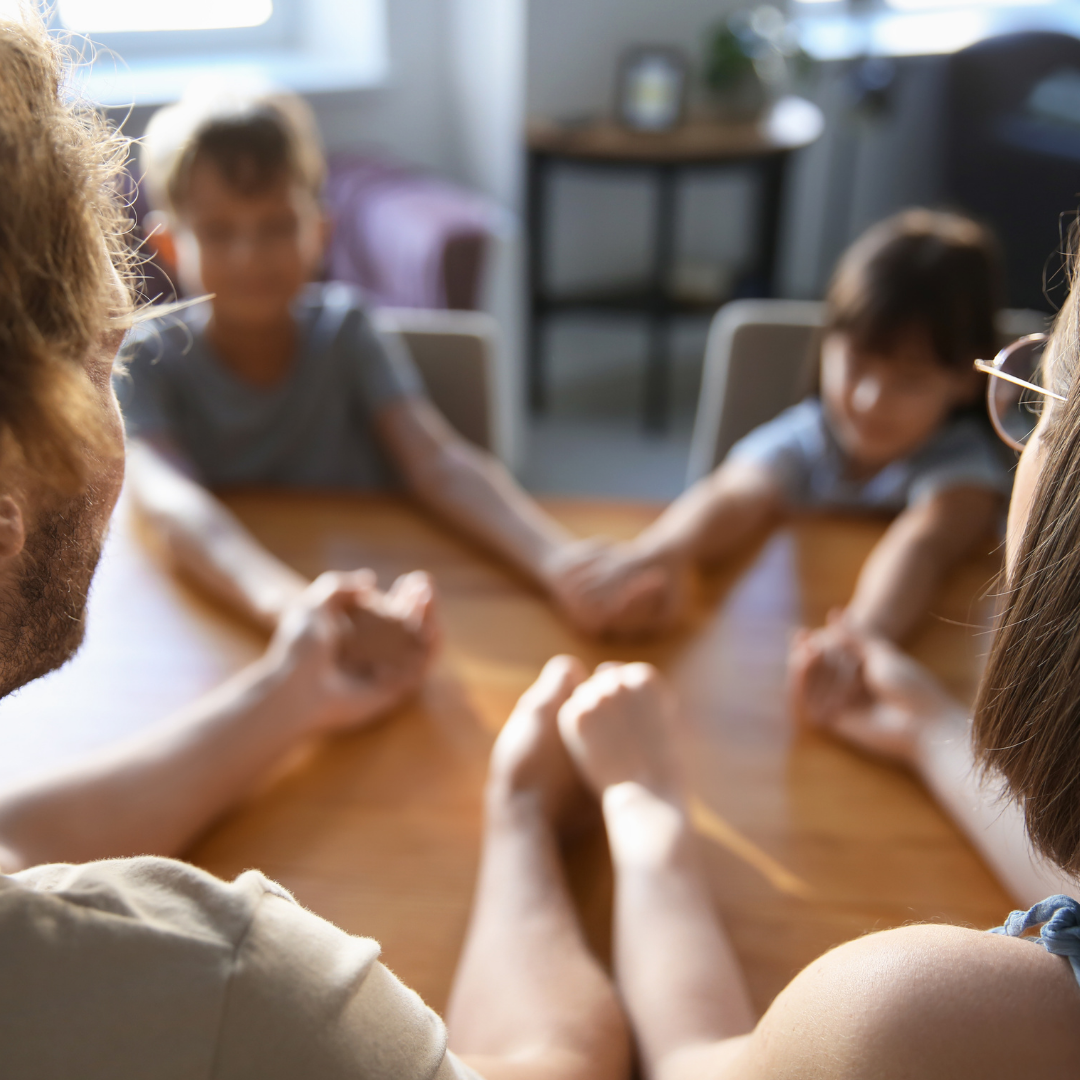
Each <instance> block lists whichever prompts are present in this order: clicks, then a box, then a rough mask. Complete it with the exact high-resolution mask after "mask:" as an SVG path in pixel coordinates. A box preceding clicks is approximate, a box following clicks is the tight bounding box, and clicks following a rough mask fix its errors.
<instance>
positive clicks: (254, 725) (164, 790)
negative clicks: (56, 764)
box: [0, 661, 306, 871]
mask: <svg viewBox="0 0 1080 1080" xmlns="http://www.w3.org/2000/svg"><path fill="white" fill-rule="evenodd" d="M305 707H306V703H305V702H304V701H302V700H300V696H299V695H298V694H297V693H295V692H293V691H292V690H291V689H290V688H288V687H286V686H284V685H283V683H282V679H281V676H280V675H279V673H278V672H277V671H275V670H274V669H272V668H269V667H268V666H266V665H265V664H264V663H263V662H262V661H259V662H256V663H255V664H252V665H250V666H249V667H247V668H245V669H244V670H243V671H241V672H239V673H238V674H237V675H236V676H234V677H233V678H232V679H230V680H229V681H228V682H227V683H225V684H223V685H222V686H221V687H219V688H218V689H217V690H215V691H214V692H213V693H211V694H209V695H207V696H206V697H204V698H202V699H201V700H200V701H198V702H196V703H195V704H194V705H192V706H190V707H189V708H187V709H185V710H183V711H182V712H180V713H177V714H176V715H175V716H173V717H171V718H170V719H168V720H165V721H164V722H162V723H160V724H157V725H155V726H154V727H152V728H150V729H149V730H148V731H146V732H144V733H140V734H139V735H136V736H134V737H132V738H129V739H127V740H125V741H124V742H122V743H121V744H120V745H118V746H116V747H112V748H109V749H107V750H105V751H103V752H101V753H99V754H96V755H94V756H93V757H92V758H89V759H87V760H86V761H83V762H80V763H78V764H76V765H73V766H71V767H69V768H66V769H61V770H59V771H57V772H55V773H53V774H50V775H46V776H43V777H40V778H37V779H35V780H31V781H28V782H26V783H24V784H20V785H19V786H17V787H15V788H13V789H11V790H9V791H7V792H3V793H0V848H2V849H6V850H7V851H8V852H9V853H10V855H11V857H12V861H13V862H14V863H15V864H16V865H15V866H9V865H6V864H5V865H4V867H3V869H4V870H5V871H8V870H11V869H17V868H20V867H22V866H33V865H36V864H39V863H42V862H84V861H87V860H91V859H103V858H113V857H119V856H126V855H139V854H153V855H177V854H179V853H181V852H182V851H183V850H184V849H185V848H186V847H187V846H188V845H189V844H190V843H191V842H192V841H193V840H194V839H195V838H196V837H197V836H198V835H199V833H201V832H202V831H203V830H204V829H205V828H206V827H207V826H208V825H210V824H211V823H212V822H213V821H214V820H215V819H216V818H217V817H218V816H220V814H221V813H222V812H223V811H225V810H226V809H227V808H228V807H229V806H230V805H231V804H233V803H234V802H235V801H236V800H237V798H238V797H240V796H241V795H242V794H243V793H244V792H245V791H247V790H249V789H250V788H251V787H252V786H253V785H254V784H255V783H256V782H257V781H258V780H259V779H260V778H261V777H262V776H264V775H265V774H266V772H267V771H268V770H269V769H270V768H271V767H272V766H273V765H275V764H276V763H277V762H278V761H280V760H281V758H282V757H283V755H285V754H286V753H287V752H288V750H289V749H290V748H291V747H292V746H294V745H295V743H296V741H297V739H298V737H299V727H298V717H301V716H302V715H303V710H304V709H305Z"/></svg>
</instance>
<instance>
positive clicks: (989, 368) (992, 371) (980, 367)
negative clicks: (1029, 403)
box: [975, 360, 1066, 401]
mask: <svg viewBox="0 0 1080 1080" xmlns="http://www.w3.org/2000/svg"><path fill="white" fill-rule="evenodd" d="M975 369H976V371H981V372H984V373H985V374H987V375H990V376H992V377H993V378H995V379H1004V380H1005V381H1006V382H1009V383H1012V384H1013V385H1014V386H1022V387H1023V388H1024V389H1025V390H1034V391H1035V393H1036V394H1042V395H1043V396H1044V397H1051V398H1053V399H1054V400H1055V401H1065V400H1066V399H1065V398H1063V397H1062V396H1061V395H1060V394H1055V393H1054V391H1053V390H1047V389H1046V387H1045V386H1037V385H1036V384H1035V383H1031V382H1028V381H1027V380H1026V379H1020V378H1017V377H1016V376H1015V375H1010V374H1009V373H1008V372H1007V371H1001V370H1000V369H998V368H996V367H994V365H993V364H988V363H987V362H986V361H985V360H976V361H975Z"/></svg>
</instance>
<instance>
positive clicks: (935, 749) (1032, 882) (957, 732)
mask: <svg viewBox="0 0 1080 1080" xmlns="http://www.w3.org/2000/svg"><path fill="white" fill-rule="evenodd" d="M915 767H916V771H917V772H918V774H919V775H920V777H921V778H922V780H923V782H924V783H925V784H926V786H927V788H929V790H930V792H931V794H932V795H933V796H934V798H935V800H936V801H937V802H938V803H939V805H940V806H941V807H942V809H944V810H945V811H946V813H947V814H948V815H949V816H950V817H951V818H952V820H953V821H954V822H955V823H956V825H957V826H958V827H959V828H960V830H961V831H962V832H963V833H964V835H965V836H967V838H968V840H969V841H970V842H971V843H972V845H973V846H974V847H975V848H976V850H977V851H978V852H979V853H980V854H981V855H982V857H983V858H984V859H985V860H986V862H987V864H988V865H989V866H990V869H991V870H992V871H993V872H994V874H995V875H996V876H997V878H998V880H999V881H1000V882H1001V884H1002V885H1004V886H1005V888H1006V889H1007V890H1008V891H1009V892H1010V893H1011V894H1012V896H1013V897H1014V898H1015V900H1016V901H1017V902H1018V903H1019V904H1020V905H1021V906H1023V907H1025V908H1027V907H1031V906H1032V905H1033V904H1035V903H1037V902H1038V901H1039V900H1042V899H1044V898H1045V897H1047V896H1051V895H1053V894H1055V893H1059V892H1067V893H1071V894H1072V895H1074V896H1076V895H1080V894H1078V892H1077V884H1076V882H1074V881H1072V880H1071V879H1070V878H1068V877H1067V876H1066V875H1065V874H1064V873H1063V872H1062V871H1061V870H1059V869H1058V868H1057V867H1056V866H1054V865H1053V864H1052V863H1051V862H1049V860H1047V859H1044V858H1043V857H1042V856H1040V855H1038V854H1036V852H1035V851H1034V850H1033V848H1032V847H1031V844H1030V842H1029V841H1028V838H1027V834H1026V832H1025V829H1024V815H1023V812H1022V810H1021V809H1020V807H1019V806H1017V805H1016V804H1015V803H1014V802H1011V801H1010V800H1009V799H1008V797H1007V796H1005V795H1004V794H1003V788H1002V785H1001V784H1000V782H998V783H995V782H994V781H993V780H992V779H988V780H986V781H983V780H981V778H980V777H979V774H978V770H977V766H976V764H975V760H974V756H973V755H972V752H971V735H970V730H969V724H968V720H967V717H966V716H965V715H964V714H963V713H962V712H961V711H960V710H959V709H957V711H956V713H955V714H953V715H950V716H949V717H947V718H943V719H942V720H940V721H938V722H936V723H934V724H931V725H928V726H927V727H926V728H924V730H923V732H922V734H921V737H920V739H919V742H918V749H917V756H916V761H915ZM1002 917H1003V918H1004V915H1003V916H1002Z"/></svg>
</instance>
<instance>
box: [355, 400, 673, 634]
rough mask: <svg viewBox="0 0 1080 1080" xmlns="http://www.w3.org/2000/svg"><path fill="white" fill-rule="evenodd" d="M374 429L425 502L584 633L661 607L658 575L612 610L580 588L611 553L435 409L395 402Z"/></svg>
mask: <svg viewBox="0 0 1080 1080" xmlns="http://www.w3.org/2000/svg"><path fill="white" fill-rule="evenodd" d="M376 424H377V427H378V430H379V434H380V435H381V436H382V440H383V443H384V445H385V446H386V447H387V449H388V450H389V451H390V454H391V456H392V458H393V459H394V461H395V462H396V464H397V465H398V467H399V468H400V469H401V471H402V473H403V475H404V477H405V479H406V481H407V483H408V485H409V487H410V489H411V490H412V492H413V494H414V495H415V496H416V497H417V498H418V499H419V500H420V502H422V503H423V504H424V505H425V506H426V507H427V508H428V509H429V510H431V511H433V512H434V513H435V514H436V515H437V516H439V517H440V518H442V519H443V520H444V521H447V522H449V523H450V524H451V525H453V526H454V527H455V528H458V529H460V530H461V531H462V532H463V533H465V534H466V535H468V536H471V537H472V538H473V539H474V540H477V541H479V542H480V543H481V544H483V545H484V546H485V547H486V548H488V550H490V551H492V552H494V553H495V554H497V555H500V556H501V557H502V558H504V559H506V561H507V562H509V563H511V564H512V565H513V566H515V567H517V568H518V569H519V570H521V571H523V572H524V573H526V574H527V575H528V576H529V577H531V578H532V579H533V580H534V581H536V582H537V583H538V584H540V585H541V586H542V587H543V588H544V589H545V590H547V591H548V592H549V593H551V595H552V596H553V597H554V599H555V601H556V602H557V603H558V604H559V606H560V607H561V608H562V609H563V611H564V612H565V613H566V615H567V616H568V617H569V618H570V619H571V620H572V621H573V622H574V623H575V624H576V625H577V626H578V627H580V628H581V629H583V630H585V631H588V632H590V633H603V632H606V631H608V630H609V629H611V626H612V623H613V622H614V623H617V622H618V620H619V619H620V618H621V617H622V616H624V615H625V614H626V612H627V611H630V612H631V613H633V611H634V610H635V609H642V608H644V609H649V608H651V607H653V606H655V605H656V604H657V603H658V602H659V597H660V593H661V587H662V585H663V579H662V576H661V575H659V574H656V573H654V572H648V571H644V572H636V573H633V574H631V575H630V578H631V580H629V581H628V583H627V588H626V590H625V592H624V593H623V594H622V595H621V596H620V597H619V598H618V603H617V604H616V605H614V606H613V605H611V604H608V603H605V600H606V599H607V598H602V597H597V596H593V595H591V594H589V592H588V591H587V590H586V589H584V588H582V586H581V577H582V573H583V571H586V570H587V569H588V568H589V567H591V566H593V565H595V564H597V563H600V562H603V561H604V560H605V559H606V558H607V556H608V552H609V546H608V545H607V544H605V543H603V542H602V541H599V540H584V541H582V540H578V539H576V538H575V537H573V536H572V535H571V533H570V532H569V531H568V530H567V529H566V528H564V527H563V526H562V525H561V524H559V522H557V521H555V519H554V518H552V517H551V516H550V515H549V514H548V513H546V512H545V511H544V510H543V509H542V508H541V507H540V506H539V505H538V504H537V503H536V501H535V500H533V499H532V498H530V497H529V495H527V494H526V493H525V492H524V491H523V490H522V489H521V488H520V487H519V486H518V484H517V483H516V482H515V480H514V478H513V477H512V476H511V475H510V473H509V472H507V470H506V469H505V468H504V467H503V466H502V464H501V463H500V462H499V461H498V460H497V459H496V458H495V457H493V456H492V455H491V454H488V453H486V452H485V451H483V450H480V449H479V448H478V447H475V446H473V445H471V444H470V443H468V442H466V441H465V440H464V439H463V438H462V437H461V436H460V435H458V434H457V433H456V432H455V431H454V430H453V429H452V428H451V427H450V425H449V424H448V423H447V422H446V420H445V419H444V418H443V417H442V415H441V414H440V413H439V412H438V411H437V410H436V409H435V408H434V406H432V405H431V404H430V402H428V401H426V400H424V399H422V398H415V397H413V398H406V399H403V400H400V401H396V402H395V403H394V404H392V405H390V406H388V407H387V408H386V409H384V410H383V411H382V412H381V413H379V415H378V417H377V419H376Z"/></svg>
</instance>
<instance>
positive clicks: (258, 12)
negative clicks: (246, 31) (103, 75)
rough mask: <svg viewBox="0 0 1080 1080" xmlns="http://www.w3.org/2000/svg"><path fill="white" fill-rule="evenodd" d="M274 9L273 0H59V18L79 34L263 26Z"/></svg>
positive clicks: (67, 27) (69, 28)
mask: <svg viewBox="0 0 1080 1080" xmlns="http://www.w3.org/2000/svg"><path fill="white" fill-rule="evenodd" d="M273 11H274V3H273V0H186V2H185V3H183V4H165V3H163V4H148V3H145V2H143V3H140V2H138V0H60V3H59V4H58V5H57V15H58V16H59V18H60V22H61V23H62V24H63V26H64V27H65V28H66V29H68V30H73V31H74V32H75V33H77V34H115V33H123V32H125V31H154V30H225V29H231V28H234V27H246V26H262V25H263V23H265V22H267V21H268V20H269V19H270V17H271V15H272V14H273Z"/></svg>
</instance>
